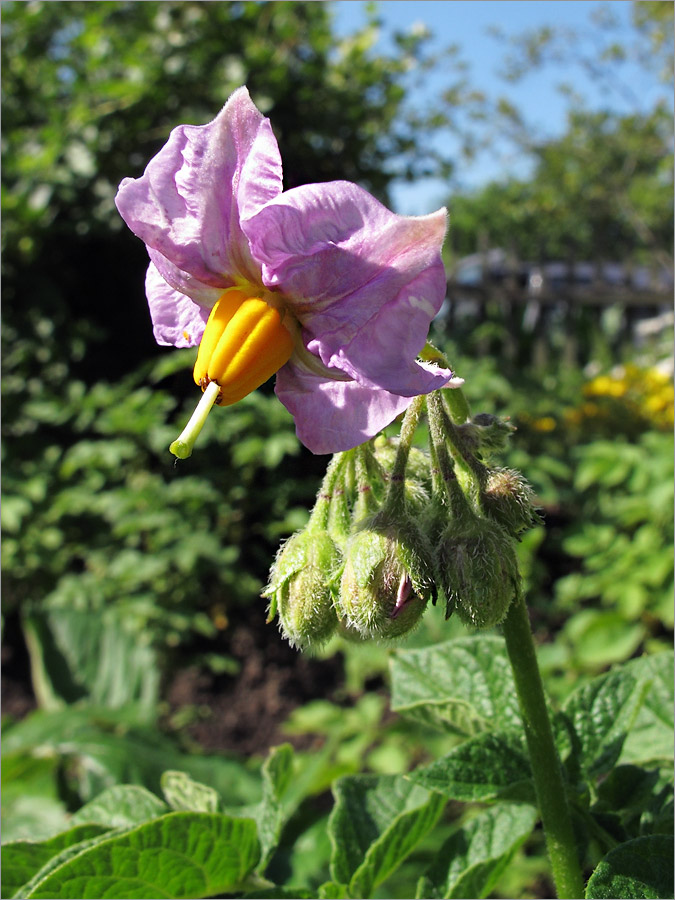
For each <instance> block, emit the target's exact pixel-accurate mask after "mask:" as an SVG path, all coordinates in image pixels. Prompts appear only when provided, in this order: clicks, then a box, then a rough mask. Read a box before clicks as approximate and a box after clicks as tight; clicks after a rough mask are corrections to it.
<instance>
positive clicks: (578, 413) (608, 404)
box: [535, 363, 675, 430]
mask: <svg viewBox="0 0 675 900" xmlns="http://www.w3.org/2000/svg"><path fill="white" fill-rule="evenodd" d="M582 393H583V395H584V397H585V398H587V399H586V400H585V401H584V402H583V403H582V404H580V406H579V407H577V408H575V409H568V410H566V412H565V420H566V421H567V422H568V424H570V425H577V426H580V427H581V426H582V425H583V424H584V423H585V422H588V421H589V420H591V419H593V420H595V421H599V422H610V421H611V419H612V418H613V417H615V416H621V417H626V418H629V419H631V420H633V421H634V422H635V424H636V425H638V424H639V423H640V422H641V421H642V422H646V423H648V424H650V425H652V426H655V427H656V428H659V429H661V430H668V429H670V428H672V427H673V419H674V416H673V402H674V400H675V392H674V391H673V381H672V377H671V376H670V375H669V374H668V373H666V372H662V371H661V370H659V369H657V368H649V369H642V368H640V367H639V366H636V365H635V364H634V363H629V364H628V365H626V366H620V367H617V368H616V369H614V370H613V371H612V372H611V373H610V374H605V375H597V376H596V377H595V378H592V379H591V380H590V381H589V382H588V383H587V384H586V385H585V386H584V388H583V392H582ZM535 427H536V426H535ZM539 430H541V429H539Z"/></svg>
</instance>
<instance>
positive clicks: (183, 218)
mask: <svg viewBox="0 0 675 900" xmlns="http://www.w3.org/2000/svg"><path fill="white" fill-rule="evenodd" d="M280 192H281V157H280V155H279V148H278V147H277V142H276V140H275V138H274V135H273V133H272V129H271V126H270V123H269V120H268V119H265V118H264V117H263V116H262V114H261V113H260V112H259V111H258V109H256V107H255V106H254V104H253V103H252V101H251V99H250V97H249V95H248V91H247V90H246V88H239V90H237V91H235V92H234V94H232V96H231V97H230V99H229V100H228V101H227V103H226V104H225V106H224V107H223V109H222V110H221V112H220V113H219V115H218V116H217V117H216V119H214V120H213V122H211V123H209V124H208V125H198V126H195V125H180V126H179V127H178V128H175V129H174V130H173V131H172V132H171V135H170V137H169V140H168V142H167V143H166V144H165V146H164V147H163V148H162V149H161V150H160V151H159V153H158V154H157V155H156V156H155V157H154V158H153V159H152V160H151V161H150V162H149V163H148V166H147V168H146V170H145V173H144V174H143V176H142V177H141V178H138V179H133V178H125V179H124V181H123V182H122V183H121V184H120V188H119V191H118V194H117V197H116V201H115V202H116V203H117V208H118V210H119V211H120V214H121V216H122V218H123V219H124V221H125V222H126V223H127V225H128V226H129V227H130V228H131V230H132V231H133V232H134V233H135V234H136V235H138V237H140V238H141V239H142V240H143V241H145V243H146V244H147V245H148V247H149V248H152V249H153V250H156V251H158V252H159V253H161V254H162V256H163V257H165V258H166V259H168V260H170V262H172V263H173V264H174V265H175V266H177V268H178V269H180V270H182V271H183V272H186V273H188V274H189V275H192V276H194V277H195V278H196V279H197V280H198V281H200V282H203V283H204V284H207V285H211V286H213V287H219V288H221V289H224V288H227V287H231V286H232V284H233V283H234V280H233V279H234V278H235V277H239V278H246V279H248V280H249V281H254V282H258V283H259V282H260V268H259V266H258V265H257V264H256V263H255V262H254V261H253V259H252V258H251V254H250V251H249V247H248V241H247V240H246V238H245V237H244V235H243V234H242V232H241V228H240V226H239V217H240V209H241V210H243V211H245V213H246V214H247V215H252V214H254V213H255V212H256V211H257V210H258V208H259V207H260V206H261V205H263V204H264V203H266V202H267V201H269V200H271V199H273V198H274V197H275V196H276V195H277V194H279V193H280Z"/></svg>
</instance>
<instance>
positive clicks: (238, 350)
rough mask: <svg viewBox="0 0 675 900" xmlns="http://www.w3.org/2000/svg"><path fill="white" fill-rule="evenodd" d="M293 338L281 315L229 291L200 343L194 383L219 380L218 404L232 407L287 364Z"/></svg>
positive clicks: (260, 302)
mask: <svg viewBox="0 0 675 900" xmlns="http://www.w3.org/2000/svg"><path fill="white" fill-rule="evenodd" d="M293 347H294V344H293V338H292V336H291V333H290V331H289V330H288V328H287V327H286V326H285V325H284V324H283V314H282V313H280V312H279V310H278V309H276V308H275V307H273V306H270V304H269V303H267V302H266V301H265V300H263V299H262V298H261V297H251V296H249V295H248V294H247V293H246V292H244V291H242V290H240V289H239V288H229V289H228V290H226V291H225V292H224V293H223V294H222V296H221V297H220V299H219V300H218V301H217V303H216V305H215V306H214V307H213V309H212V310H211V315H210V316H209V320H208V322H207V323H206V328H205V329H204V335H203V337H202V340H201V343H200V345H199V351H198V354H197V362H196V363H195V368H194V379H195V383H196V384H198V385H199V386H200V387H201V389H202V390H205V389H206V387H207V386H208V385H209V384H210V383H211V382H213V381H215V382H216V383H217V384H218V386H219V388H220V390H219V391H218V396H217V399H216V401H215V402H216V403H218V404H220V405H222V406H229V405H230V404H232V403H236V402H237V401H238V400H241V399H242V397H245V396H246V395H247V394H250V393H251V391H254V390H255V389H256V388H257V387H260V385H261V384H263V383H264V382H265V381H267V379H268V378H270V377H271V376H272V375H274V373H275V372H276V371H278V370H279V369H280V368H281V367H282V366H283V365H284V364H285V363H287V362H288V360H289V358H290V356H291V353H292V352H293Z"/></svg>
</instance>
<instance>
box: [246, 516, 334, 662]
mask: <svg viewBox="0 0 675 900" xmlns="http://www.w3.org/2000/svg"><path fill="white" fill-rule="evenodd" d="M341 565H342V556H341V554H340V551H339V550H338V548H337V546H336V545H335V542H334V541H333V539H332V538H331V537H330V535H329V534H328V532H327V531H325V530H324V529H321V528H311V527H310V528H306V529H305V530H304V531H300V532H297V533H296V534H294V535H293V536H292V537H291V538H289V540H288V541H286V543H285V544H284V545H283V547H282V548H281V549H280V551H279V553H278V555H277V559H276V561H275V563H274V566H273V567H272V572H271V576H270V584H269V585H268V587H267V588H266V589H265V593H264V594H263V596H264V597H268V598H269V599H270V601H271V602H270V619H271V618H272V617H273V616H274V614H275V613H277V614H278V616H279V626H280V628H281V631H282V632H283V635H284V637H285V638H286V639H287V640H288V641H289V642H290V644H291V646H293V647H298V648H299V649H300V650H311V649H314V648H316V647H320V646H321V645H322V644H325V643H326V641H328V639H329V638H330V637H331V636H332V634H333V632H334V631H335V629H336V628H337V624H338V620H337V614H336V612H335V606H334V591H335V584H336V581H337V577H338V574H339V572H340V568H341Z"/></svg>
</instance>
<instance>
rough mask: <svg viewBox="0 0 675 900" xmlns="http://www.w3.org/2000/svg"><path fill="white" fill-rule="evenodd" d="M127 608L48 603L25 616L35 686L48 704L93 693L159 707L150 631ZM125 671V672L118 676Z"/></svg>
mask: <svg viewBox="0 0 675 900" xmlns="http://www.w3.org/2000/svg"><path fill="white" fill-rule="evenodd" d="M125 618H126V617H125V613H124V610H122V609H118V608H115V607H110V608H108V609H106V610H104V611H103V612H101V611H100V610H79V609H48V610H45V611H44V612H40V613H36V614H34V615H32V616H31V617H30V618H26V619H25V621H24V629H25V634H26V643H27V645H28V649H29V651H30V657H31V666H32V670H33V677H34V682H35V689H36V692H37V694H38V697H39V699H40V703H41V705H42V707H43V708H45V709H59V708H61V707H62V706H63V705H64V704H66V703H74V702H76V701H78V700H82V699H88V700H90V701H91V702H92V703H94V704H100V705H101V706H110V707H114V708H119V707H122V706H126V705H128V704H131V703H136V704H138V708H139V710H142V712H143V715H144V717H145V718H146V719H151V718H152V717H153V716H154V713H155V706H156V703H157V691H158V688H159V672H160V670H159V667H158V665H157V654H156V652H155V650H154V648H153V647H152V646H151V644H150V642H149V641H148V637H147V634H144V633H139V632H138V631H133V630H132V629H131V628H130V627H129V626H128V625H127V624H126V621H125ZM121 671H122V672H124V678H120V677H119V673H120V672H121Z"/></svg>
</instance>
